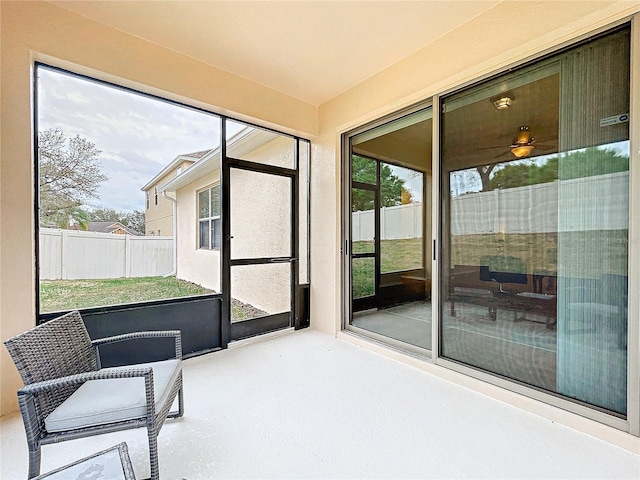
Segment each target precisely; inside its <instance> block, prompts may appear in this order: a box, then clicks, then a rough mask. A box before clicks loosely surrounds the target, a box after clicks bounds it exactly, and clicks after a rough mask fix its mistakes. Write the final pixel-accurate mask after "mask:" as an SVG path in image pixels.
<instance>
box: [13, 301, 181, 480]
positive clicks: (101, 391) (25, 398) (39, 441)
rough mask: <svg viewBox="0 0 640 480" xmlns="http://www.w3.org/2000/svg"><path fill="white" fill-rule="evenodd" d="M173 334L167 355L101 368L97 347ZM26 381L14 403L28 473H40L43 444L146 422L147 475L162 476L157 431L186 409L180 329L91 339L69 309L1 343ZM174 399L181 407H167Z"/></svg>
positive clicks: (78, 319) (112, 430)
mask: <svg viewBox="0 0 640 480" xmlns="http://www.w3.org/2000/svg"><path fill="white" fill-rule="evenodd" d="M154 337H156V338H157V337H173V338H174V345H175V356H174V358H170V359H168V360H163V361H158V362H151V363H144V364H136V365H130V366H124V367H114V368H101V367H100V353H99V348H100V346H102V345H106V344H111V343H115V342H122V341H127V340H132V339H139V338H154ZM4 343H5V345H6V347H7V350H8V351H9V353H10V355H11V357H12V359H13V361H14V363H15V365H16V367H17V369H18V372H19V373H20V375H21V376H22V380H23V382H24V387H22V388H21V389H20V390H18V403H19V405H20V412H21V413H22V420H23V422H24V426H25V430H26V434H27V443H28V447H29V478H33V477H35V476H37V475H38V474H39V473H40V458H41V453H40V452H41V450H40V449H41V446H42V445H46V444H49V443H57V442H61V441H65V440H74V439H77V438H82V437H89V436H93V435H99V434H102V433H109V432H117V431H121V430H126V429H131V428H138V427H146V428H147V433H148V438H149V460H150V465H151V478H152V479H154V480H157V479H158V478H159V470H158V442H157V436H158V433H159V432H160V429H161V428H162V425H163V423H164V421H165V419H166V418H175V417H181V416H182V415H183V412H184V406H183V391H182V343H181V336H180V331H177V330H176V331H173V330H172V331H154V332H136V333H128V334H124V335H117V336H115V337H108V338H103V339H98V340H93V341H92V340H91V339H90V338H89V334H88V332H87V330H86V328H85V325H84V322H83V320H82V317H81V316H80V313H78V312H77V311H75V312H71V313H68V314H66V315H63V316H61V317H58V318H56V319H53V320H50V321H48V322H46V323H44V324H42V325H39V326H37V327H35V328H33V329H31V330H29V331H27V332H24V333H22V334H20V335H17V336H16V337H13V338H10V339H8V340H6V341H5V342H4ZM176 396H177V397H178V410H177V411H170V409H171V406H172V404H173V402H174V400H175V398H176Z"/></svg>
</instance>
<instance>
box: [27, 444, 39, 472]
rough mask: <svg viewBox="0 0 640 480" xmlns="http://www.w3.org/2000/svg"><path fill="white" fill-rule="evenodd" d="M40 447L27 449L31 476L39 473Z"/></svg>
mask: <svg viewBox="0 0 640 480" xmlns="http://www.w3.org/2000/svg"><path fill="white" fill-rule="evenodd" d="M40 451H41V450H40V447H38V448H37V449H36V450H31V449H29V477H28V478H33V477H37V476H38V475H40V458H41V455H40Z"/></svg>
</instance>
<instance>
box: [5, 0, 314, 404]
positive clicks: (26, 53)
mask: <svg viewBox="0 0 640 480" xmlns="http://www.w3.org/2000/svg"><path fill="white" fill-rule="evenodd" d="M1 5H2V7H1V11H0V12H1V15H2V17H1V35H2V37H1V43H2V49H1V53H0V54H1V67H2V68H1V73H0V75H1V77H0V80H1V95H2V97H1V98H2V105H1V118H2V126H1V128H2V131H1V138H2V144H1V147H0V154H1V155H0V158H1V162H2V163H1V169H2V170H1V171H2V177H1V183H0V192H1V193H0V195H1V197H0V232H1V243H0V322H1V324H0V326H1V331H0V332H1V336H2V339H5V338H8V337H10V336H13V335H15V334H17V333H19V332H21V331H24V330H26V329H27V328H30V327H32V326H33V325H34V324H35V307H34V305H35V301H34V296H35V282H34V235H33V188H32V187H33V171H32V170H33V169H32V165H33V160H32V152H33V148H32V147H33V146H32V133H31V132H32V91H31V78H32V71H31V69H32V63H33V61H34V60H40V61H46V62H48V63H51V64H54V65H57V66H61V67H67V68H70V69H72V70H74V71H77V72H79V73H85V74H88V75H91V76H94V77H97V78H101V79H104V80H110V81H113V82H114V83H117V84H120V85H125V86H129V87H133V88H137V89H140V90H143V91H147V92H149V93H155V94H158V95H160V96H162V97H165V98H171V99H175V100H181V101H185V102H187V103H190V104H192V105H195V106H200V107H204V108H207V109H209V110H214V111H217V112H220V113H227V114H230V115H233V116H234V117H236V118H247V119H251V120H253V121H257V120H259V121H260V122H261V123H263V124H265V125H267V126H276V127H277V128H279V129H281V130H282V129H285V130H288V131H290V132H292V133H298V134H301V135H303V136H305V137H307V138H312V137H313V136H314V135H315V133H316V131H317V108H316V107H315V106H313V105H310V104H307V103H304V102H301V101H299V100H296V99H294V98H291V97H288V96H286V95H284V94H282V93H279V92H276V91H274V90H271V89H268V88H266V87H263V86H261V85H259V84H257V83H254V82H251V81H248V80H246V79H243V78H240V77H238V76H235V75H232V74H229V73H228V72H224V71H222V70H219V69H216V68H214V67H212V66H210V65H206V64H203V63H200V62H197V61H195V60H193V59H191V58H189V57H186V56H184V55H179V54H177V53H175V52H173V51H170V50H167V49H164V48H161V47H159V46H157V45H155V44H151V43H149V42H145V41H143V40H141V39H139V38H136V37H133V36H131V35H127V34H125V33H123V32H121V31H119V30H116V29H113V28H109V27H106V26H104V25H101V24H99V23H96V22H92V21H90V20H87V19H86V18H84V17H81V16H78V15H74V14H71V13H69V12H68V11H66V10H64V9H61V8H59V7H56V6H54V5H52V4H48V3H45V2H38V1H34V2H1ZM141 21H144V19H141ZM255 99H260V101H259V102H257V101H256V100H255ZM9 166H10V168H9ZM194 241H195V240H194ZM0 374H1V377H0V379H1V384H0V386H1V391H0V400H1V402H0V414H6V413H9V412H12V411H15V410H16V409H17V401H16V395H15V392H16V390H17V389H18V388H19V386H20V385H21V381H20V380H19V378H18V374H17V372H16V370H15V368H14V366H13V364H12V362H11V360H10V359H9V357H8V355H7V353H6V351H5V349H4V348H2V349H0Z"/></svg>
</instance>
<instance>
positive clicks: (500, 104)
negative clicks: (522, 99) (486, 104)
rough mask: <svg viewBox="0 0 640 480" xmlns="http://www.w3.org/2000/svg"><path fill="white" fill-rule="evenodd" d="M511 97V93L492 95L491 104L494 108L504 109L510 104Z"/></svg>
mask: <svg viewBox="0 0 640 480" xmlns="http://www.w3.org/2000/svg"><path fill="white" fill-rule="evenodd" d="M513 99H514V98H513V95H511V94H502V95H498V96H497V97H492V98H491V103H493V106H494V107H496V110H504V109H506V108H509V107H510V106H511V103H512V102H513Z"/></svg>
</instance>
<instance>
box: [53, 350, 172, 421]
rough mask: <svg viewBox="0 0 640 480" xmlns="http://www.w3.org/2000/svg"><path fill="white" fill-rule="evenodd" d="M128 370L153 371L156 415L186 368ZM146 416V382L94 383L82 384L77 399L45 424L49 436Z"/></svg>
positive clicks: (155, 365) (159, 365) (168, 363)
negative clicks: (54, 433) (52, 433)
mask: <svg viewBox="0 0 640 480" xmlns="http://www.w3.org/2000/svg"><path fill="white" fill-rule="evenodd" d="M127 367H132V368H140V367H151V368H152V369H153V394H154V399H155V411H156V412H158V411H159V410H160V409H161V408H162V406H163V405H164V404H165V402H166V401H167V400H168V398H169V395H170V394H171V390H172V387H173V385H174V384H175V382H176V380H177V379H178V377H179V375H180V372H181V368H182V366H181V361H180V360H177V359H173V360H165V361H162V362H151V363H141V364H137V365H127ZM118 368H124V367H118ZM103 370H113V369H109V368H105V369H103ZM146 413H147V410H146V400H145V389H144V378H142V377H136V378H110V379H105V380H90V381H88V382H86V383H84V384H82V386H81V387H80V388H78V390H76V391H75V392H74V393H73V395H71V396H70V397H69V398H68V399H67V400H65V401H64V402H63V403H62V404H61V405H59V406H58V408H56V409H55V410H54V411H53V412H51V414H50V415H49V416H48V417H47V418H46V419H45V422H44V424H45V428H46V430H47V431H48V432H62V431H66V430H74V429H77V428H84V427H91V426H95V425H105V424H109V423H114V422H120V421H124V420H133V419H136V418H143V417H144V416H145V415H146Z"/></svg>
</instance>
